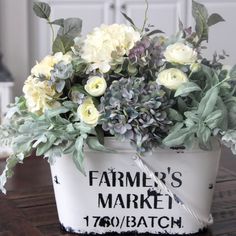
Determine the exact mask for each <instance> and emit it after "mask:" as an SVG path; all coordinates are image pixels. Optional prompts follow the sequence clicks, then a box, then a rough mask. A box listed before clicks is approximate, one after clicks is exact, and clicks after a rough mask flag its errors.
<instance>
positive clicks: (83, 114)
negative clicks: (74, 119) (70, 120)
mask: <svg viewBox="0 0 236 236" xmlns="http://www.w3.org/2000/svg"><path fill="white" fill-rule="evenodd" d="M77 113H78V116H79V118H80V120H81V121H83V122H84V123H86V124H88V125H92V126H96V125H97V122H98V119H99V116H100V114H99V112H98V110H97V108H96V107H95V105H94V103H93V100H92V99H91V98H87V99H86V100H85V101H84V102H83V103H82V104H81V105H80V106H79V107H78V110H77Z"/></svg>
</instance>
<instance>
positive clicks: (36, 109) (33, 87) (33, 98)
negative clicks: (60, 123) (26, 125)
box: [23, 76, 60, 115]
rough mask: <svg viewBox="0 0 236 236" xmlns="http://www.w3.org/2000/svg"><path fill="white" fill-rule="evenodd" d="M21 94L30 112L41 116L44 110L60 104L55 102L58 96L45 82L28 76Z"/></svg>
mask: <svg viewBox="0 0 236 236" xmlns="http://www.w3.org/2000/svg"><path fill="white" fill-rule="evenodd" d="M23 92H24V96H25V99H26V105H27V108H28V110H29V111H30V112H33V113H36V114H38V115H41V114H43V113H44V112H45V110H46V109H50V108H54V107H58V106H60V103H59V102H56V101H55V98H56V97H57V96H58V94H57V93H56V91H55V90H54V88H53V87H52V86H50V85H49V84H48V82H47V81H40V80H38V79H37V78H33V77H32V76H29V77H28V78H27V80H26V81H25V84H24V86H23Z"/></svg>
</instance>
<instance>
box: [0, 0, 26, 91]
mask: <svg viewBox="0 0 236 236" xmlns="http://www.w3.org/2000/svg"><path fill="white" fill-rule="evenodd" d="M0 51H1V52H2V53H3V55H4V58H3V62H4V64H5V65H6V66H7V68H8V69H9V70H10V72H11V73H12V76H13V78H14V79H15V86H14V95H20V94H21V88H22V85H23V82H24V80H25V79H26V78H27V76H28V74H29V66H28V64H29V60H28V58H29V57H28V1H27V0H0Z"/></svg>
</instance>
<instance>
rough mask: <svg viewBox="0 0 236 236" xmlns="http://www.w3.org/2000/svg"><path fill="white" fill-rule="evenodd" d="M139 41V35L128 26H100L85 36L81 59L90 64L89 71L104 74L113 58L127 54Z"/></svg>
mask: <svg viewBox="0 0 236 236" xmlns="http://www.w3.org/2000/svg"><path fill="white" fill-rule="evenodd" d="M139 39H140V33H139V32H137V31H135V30H134V29H133V28H132V27H130V26H126V25H122V24H113V25H102V26H101V27H99V28H95V29H94V30H93V31H92V32H91V33H90V34H88V35H87V37H86V39H85V40H84V46H83V48H82V56H81V57H82V58H83V59H84V60H85V61H87V62H88V63H90V64H91V67H90V70H94V69H99V70H100V71H101V72H102V73H106V72H108V71H109V70H110V68H111V66H110V63H111V61H112V60H113V58H114V57H115V58H119V57H122V56H124V55H125V54H128V53H129V50H130V49H131V48H133V47H134V44H135V43H136V42H137V41H138V40H139Z"/></svg>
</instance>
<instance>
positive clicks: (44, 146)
mask: <svg viewBox="0 0 236 236" xmlns="http://www.w3.org/2000/svg"><path fill="white" fill-rule="evenodd" d="M56 140H57V138H56V137H55V136H54V135H50V137H49V138H48V139H47V142H46V143H40V144H39V145H38V146H37V149H36V155H37V156H42V155H43V154H44V153H45V152H46V151H48V150H49V148H51V147H52V145H53V144H54V143H55V141H56Z"/></svg>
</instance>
